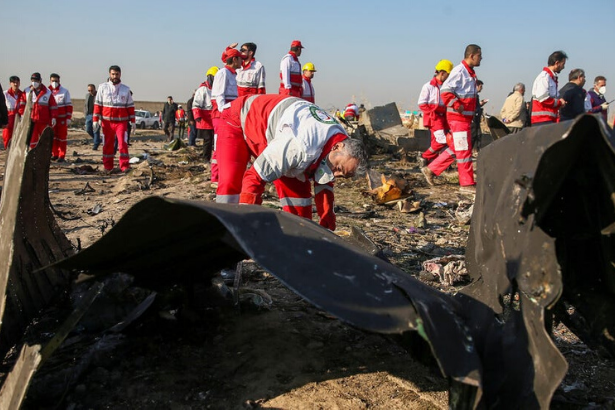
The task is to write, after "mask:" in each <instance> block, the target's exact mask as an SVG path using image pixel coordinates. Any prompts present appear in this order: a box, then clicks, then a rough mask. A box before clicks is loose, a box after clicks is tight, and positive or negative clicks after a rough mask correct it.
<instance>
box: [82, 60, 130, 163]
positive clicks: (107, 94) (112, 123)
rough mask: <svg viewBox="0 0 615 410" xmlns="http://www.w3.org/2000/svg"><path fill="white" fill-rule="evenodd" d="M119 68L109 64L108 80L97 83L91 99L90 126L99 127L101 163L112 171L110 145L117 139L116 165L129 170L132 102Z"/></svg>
mask: <svg viewBox="0 0 615 410" xmlns="http://www.w3.org/2000/svg"><path fill="white" fill-rule="evenodd" d="M121 78H122V70H121V68H120V67H119V66H117V65H112V66H111V67H109V81H107V82H106V83H102V84H100V85H99V86H98V92H97V93H96V99H95V100H94V116H93V118H92V119H93V122H92V128H93V129H94V131H98V130H99V129H100V128H101V127H102V130H103V135H104V138H103V150H102V151H103V166H104V167H105V171H106V172H108V173H110V172H112V171H113V162H114V158H115V151H114V145H115V142H116V140H117V144H118V148H119V151H120V158H119V165H120V170H121V171H122V172H127V171H129V170H130V163H129V160H130V155H129V154H128V135H127V134H128V123H129V122H130V124H131V127H132V130H133V132H134V130H136V129H137V126H136V124H135V104H134V101H133V99H132V93H131V92H130V88H129V87H128V86H126V85H124V84H122V80H121Z"/></svg>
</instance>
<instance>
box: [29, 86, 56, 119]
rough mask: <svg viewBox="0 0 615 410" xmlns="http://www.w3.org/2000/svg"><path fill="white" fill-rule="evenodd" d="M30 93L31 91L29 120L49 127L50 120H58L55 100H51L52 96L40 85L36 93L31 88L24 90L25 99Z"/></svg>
mask: <svg viewBox="0 0 615 410" xmlns="http://www.w3.org/2000/svg"><path fill="white" fill-rule="evenodd" d="M30 91H32V111H31V112H30V119H32V121H34V122H40V123H43V124H47V125H51V119H52V118H58V105H57V104H56V100H55V98H53V94H51V91H49V90H48V89H47V87H45V86H44V85H43V84H41V87H40V88H39V90H38V92H36V90H33V89H32V87H28V88H26V89H25V90H24V93H26V98H27V95H28V93H29V92H30Z"/></svg>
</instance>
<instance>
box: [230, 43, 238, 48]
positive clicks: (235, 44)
mask: <svg viewBox="0 0 615 410" xmlns="http://www.w3.org/2000/svg"><path fill="white" fill-rule="evenodd" d="M237 44H239V43H233V44H231V45H229V46H228V48H235V47H237Z"/></svg>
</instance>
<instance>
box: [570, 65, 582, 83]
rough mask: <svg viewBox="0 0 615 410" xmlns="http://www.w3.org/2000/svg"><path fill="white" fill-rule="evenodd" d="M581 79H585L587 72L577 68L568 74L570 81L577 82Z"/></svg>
mask: <svg viewBox="0 0 615 410" xmlns="http://www.w3.org/2000/svg"><path fill="white" fill-rule="evenodd" d="M579 77H585V71H584V70H582V69H580V68H575V69H574V70H572V71H571V72H570V74H568V81H572V80H576V79H577V78H579Z"/></svg>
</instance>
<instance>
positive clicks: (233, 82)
mask: <svg viewBox="0 0 615 410" xmlns="http://www.w3.org/2000/svg"><path fill="white" fill-rule="evenodd" d="M236 76H237V72H236V71H235V70H234V69H232V68H230V67H228V66H224V67H223V68H221V69H220V70H218V72H217V73H216V75H215V76H214V83H213V84H212V86H211V97H212V99H213V106H214V108H213V110H212V122H213V124H214V146H213V153H212V155H211V182H218V155H217V154H216V143H217V140H218V123H219V120H220V114H221V113H222V112H223V111H224V110H226V109H227V108H228V107H230V106H231V101H234V100H235V99H237V97H238V93H239V91H238V90H237V78H236Z"/></svg>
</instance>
